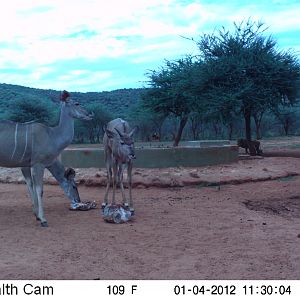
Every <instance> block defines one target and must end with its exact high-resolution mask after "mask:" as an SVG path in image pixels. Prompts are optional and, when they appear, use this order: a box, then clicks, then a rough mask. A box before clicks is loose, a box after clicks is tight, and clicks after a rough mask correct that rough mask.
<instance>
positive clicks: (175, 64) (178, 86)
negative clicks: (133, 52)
mask: <svg viewBox="0 0 300 300" xmlns="http://www.w3.org/2000/svg"><path fill="white" fill-rule="evenodd" d="M195 70H196V69H195V63H194V59H193V58H192V57H191V56H186V57H185V58H182V59H178V60H176V61H166V62H165V65H164V66H163V67H161V69H160V70H157V71H155V70H154V71H151V72H150V74H148V76H149V78H150V81H149V84H150V88H149V89H148V90H147V91H146V92H145V94H144V96H143V98H142V99H143V105H144V107H145V108H146V109H149V110H151V111H153V112H155V113H158V114H161V115H163V116H168V115H173V116H174V117H175V118H178V119H179V126H178V129H177V132H176V134H175V137H174V143H173V146H178V144H179V142H180V139H181V136H182V132H183V129H184V127H185V125H186V123H187V121H188V117H189V114H190V112H191V111H193V108H194V106H195V101H196V97H195V94H194V93H193V85H194V83H193V81H194V80H195V76H194V75H195V74H194V72H195Z"/></svg>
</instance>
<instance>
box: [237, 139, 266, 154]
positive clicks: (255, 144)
mask: <svg viewBox="0 0 300 300" xmlns="http://www.w3.org/2000/svg"><path fill="white" fill-rule="evenodd" d="M237 145H238V146H239V147H241V148H244V149H245V153H246V154H249V151H250V147H253V149H254V150H255V155H262V153H263V152H262V150H261V149H260V142H259V141H257V140H254V141H250V142H248V141H247V140H246V139H238V140H237ZM248 149H249V151H248Z"/></svg>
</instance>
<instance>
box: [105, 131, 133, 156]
mask: <svg viewBox="0 0 300 300" xmlns="http://www.w3.org/2000/svg"><path fill="white" fill-rule="evenodd" d="M115 130H116V132H114V131H111V130H108V129H107V128H106V130H105V132H106V134H107V136H108V138H110V139H112V140H113V148H115V150H116V151H117V152H118V154H119V155H122V156H123V157H124V158H125V159H126V160H127V161H128V160H132V159H136V156H135V149H134V140H133V135H134V133H135V132H136V131H137V126H135V127H134V128H133V129H132V130H131V131H130V132H129V133H126V132H120V131H119V130H118V129H117V128H115Z"/></svg>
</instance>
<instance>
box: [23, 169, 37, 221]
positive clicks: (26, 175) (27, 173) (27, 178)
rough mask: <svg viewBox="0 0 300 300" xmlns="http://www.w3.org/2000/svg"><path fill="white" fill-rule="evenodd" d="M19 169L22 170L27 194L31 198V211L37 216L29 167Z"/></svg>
mask: <svg viewBox="0 0 300 300" xmlns="http://www.w3.org/2000/svg"><path fill="white" fill-rule="evenodd" d="M21 171H22V174H23V176H24V179H25V182H26V186H27V189H28V192H29V196H30V198H31V202H32V209H33V213H34V214H35V216H36V218H38V199H37V197H36V193H35V191H34V189H33V182H32V178H31V170H30V168H21Z"/></svg>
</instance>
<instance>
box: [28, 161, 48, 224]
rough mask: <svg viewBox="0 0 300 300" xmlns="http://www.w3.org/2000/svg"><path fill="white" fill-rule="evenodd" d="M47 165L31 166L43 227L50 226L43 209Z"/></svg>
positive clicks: (39, 215) (39, 216)
mask: <svg viewBox="0 0 300 300" xmlns="http://www.w3.org/2000/svg"><path fill="white" fill-rule="evenodd" d="M44 171H45V167H44V166H43V165H41V164H37V165H34V166H33V167H31V177H32V182H33V189H34V191H35V193H36V196H37V201H38V214H37V216H38V218H39V219H40V221H41V226H42V227H48V223H47V220H46V219H45V217H44V209H43V201H42V197H43V177H44Z"/></svg>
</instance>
